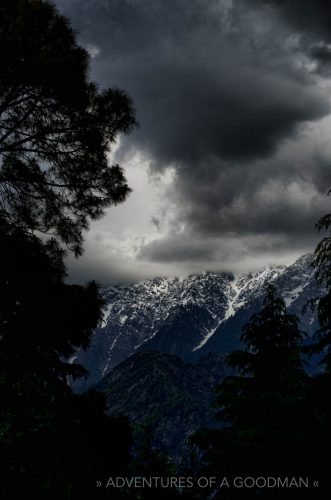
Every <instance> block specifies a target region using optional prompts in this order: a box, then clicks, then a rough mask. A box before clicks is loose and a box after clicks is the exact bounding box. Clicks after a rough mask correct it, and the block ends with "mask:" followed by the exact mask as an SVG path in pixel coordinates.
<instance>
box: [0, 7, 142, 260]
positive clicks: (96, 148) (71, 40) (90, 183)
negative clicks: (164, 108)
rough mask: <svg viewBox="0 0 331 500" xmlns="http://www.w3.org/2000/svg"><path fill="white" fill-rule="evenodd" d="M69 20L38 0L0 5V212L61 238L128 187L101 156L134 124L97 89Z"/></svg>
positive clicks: (73, 245) (69, 239)
mask: <svg viewBox="0 0 331 500" xmlns="http://www.w3.org/2000/svg"><path fill="white" fill-rule="evenodd" d="M88 62H89V55H88V53H87V52H86V51H85V50H84V49H83V48H82V47H80V46H79V45H77V43H76V40H75V36H74V33H73V31H72V29H71V27H70V25H69V22H68V20H67V19H65V18H64V17H63V16H61V15H60V14H59V13H58V12H57V11H56V9H55V7H54V6H53V5H52V4H51V3H49V2H46V1H42V0H1V3H0V213H1V215H2V217H3V218H6V220H7V222H8V223H10V224H11V225H13V226H20V227H25V228H29V229H30V230H33V231H39V232H44V233H46V234H51V235H53V236H58V237H59V238H60V239H61V240H62V241H63V242H64V243H65V244H66V245H67V246H68V247H69V248H70V249H71V250H74V251H75V252H76V254H80V253H81V252H82V231H83V230H85V229H86V228H87V227H88V224H89V220H94V219H97V218H99V217H101V216H102V215H103V213H104V210H105V208H107V207H109V206H111V205H114V204H117V203H120V202H122V201H123V200H125V198H126V196H127V194H128V193H129V192H130V189H129V187H128V185H127V182H126V179H125V176H124V174H123V171H122V169H121V168H120V167H119V165H117V164H116V165H113V166H111V165H109V159H108V155H107V154H108V152H109V150H110V146H111V144H112V143H113V142H114V141H115V140H116V139H117V137H118V134H119V133H122V132H124V133H125V132H129V131H130V130H131V129H132V127H133V126H135V125H136V121H135V117H134V110H133V105H132V101H131V99H130V97H129V96H128V95H127V94H126V93H125V92H123V91H122V90H119V89H116V88H110V89H108V90H105V91H99V90H98V88H97V86H96V85H95V84H94V83H93V82H91V81H90V80H89V79H88V69H89V68H88Z"/></svg>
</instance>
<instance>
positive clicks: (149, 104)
mask: <svg viewBox="0 0 331 500" xmlns="http://www.w3.org/2000/svg"><path fill="white" fill-rule="evenodd" d="M57 4H58V5H59V6H60V7H61V8H62V9H63V11H64V12H65V14H67V15H69V17H71V19H72V22H73V25H74V27H75V28H77V29H78V30H79V31H80V37H81V40H82V41H83V43H85V44H87V45H90V46H97V47H98V48H99V49H100V53H99V54H98V55H96V57H95V58H94V59H93V65H92V68H93V76H94V77H95V78H97V79H98V80H99V81H100V82H101V84H102V85H104V86H107V85H113V84H115V85H118V86H120V87H123V88H125V89H127V90H128V91H129V92H130V93H131V95H132V97H133V99H134V101H135V104H136V108H137V112H138V120H139V121H140V124H141V128H140V130H139V131H137V132H135V133H134V134H132V135H131V136H130V137H128V138H127V139H125V140H124V141H123V146H122V148H123V151H122V153H123V155H124V154H125V152H126V151H127V150H128V149H134V148H138V149H141V150H144V151H145V152H147V153H148V154H149V155H150V156H151V157H152V159H153V168H154V169H155V170H156V171H157V170H162V169H164V168H166V167H168V166H169V165H171V166H172V167H173V168H175V172H176V174H175V182H174V184H173V186H172V192H171V194H169V196H170V197H171V202H172V203H174V204H175V205H176V207H177V211H176V220H174V227H176V224H179V223H180V224H181V225H182V227H184V230H183V232H182V234H181V237H176V236H174V234H170V235H168V236H163V237H162V238H160V240H158V241H155V242H152V243H149V244H148V245H147V246H146V247H143V248H141V250H140V253H139V256H140V258H144V259H147V260H148V259H149V260H150V261H153V260H156V261H165V262H168V261H169V260H171V259H173V260H174V261H177V262H180V261H184V260H188V261H190V260H191V261H195V260H199V259H201V261H203V260H204V259H205V260H207V261H208V260H212V259H216V258H218V257H217V252H215V245H222V236H224V238H225V237H229V235H231V237H232V236H235V238H237V240H238V239H240V238H241V237H244V236H245V237H248V236H251V237H253V236H254V235H256V236H259V235H269V236H266V241H265V248H266V249H267V247H268V241H270V238H271V236H270V235H277V236H279V237H281V236H283V239H282V240H281V241H282V248H283V251H285V250H286V248H287V249H291V248H293V247H294V246H295V247H296V246H297V242H300V244H301V245H302V247H303V248H304V247H305V245H308V244H309V242H311V241H312V240H313V239H314V236H311V232H312V231H313V225H314V222H315V221H316V219H317V218H318V217H319V215H320V214H321V213H323V212H322V211H323V210H324V209H325V206H326V202H325V201H324V199H323V195H324V193H325V192H326V189H327V186H328V185H330V184H331V182H330V181H331V179H330V167H329V160H330V158H329V156H328V154H327V153H326V154H325V155H324V156H323V155H320V156H318V155H317V154H316V153H315V152H313V148H308V149H307V150H305V149H304V148H302V149H303V151H301V150H300V149H298V151H297V155H296V156H293V155H292V156H291V154H289V153H288V151H287V149H286V144H287V142H288V141H293V142H295V141H296V139H298V140H299V138H300V137H301V135H302V134H303V131H304V127H305V124H307V123H309V122H314V121H317V120H318V119H320V118H322V117H323V116H326V115H327V114H328V113H329V112H330V106H329V102H328V98H327V94H326V92H325V91H324V90H322V87H321V86H320V84H319V82H320V80H319V77H320V76H321V75H325V76H327V75H328V71H327V69H326V68H327V67H328V64H329V63H330V60H331V53H330V48H329V46H328V43H329V41H330V39H331V35H330V33H329V28H328V27H329V21H330V20H331V7H326V6H325V3H324V2H321V1H312V0H308V1H307V2H305V9H303V8H302V2H300V1H299V0H291V1H290V0H283V1H280V0H279V1H277V0H255V1H249V0H245V1H244V0H232V1H231V0H223V1H222V0H210V1H208V2H206V1H203V0H163V1H160V0H136V1H132V0H94V1H91V0H70V1H69V0H58V2H57ZM309 140H310V139H309V136H307V141H308V142H309ZM192 235H194V237H193V236H192ZM201 238H203V239H205V241H203V242H201ZM268 238H269V240H268ZM199 241H200V242H199ZM252 241H253V240H252ZM276 241H277V240H275V239H273V244H274V245H276V246H277V244H276ZM259 245H262V247H263V243H261V242H260V243H259ZM251 248H252V249H253V248H254V244H253V243H252V244H251ZM252 251H253V250H252ZM224 255H225V257H224V259H226V252H225V251H224Z"/></svg>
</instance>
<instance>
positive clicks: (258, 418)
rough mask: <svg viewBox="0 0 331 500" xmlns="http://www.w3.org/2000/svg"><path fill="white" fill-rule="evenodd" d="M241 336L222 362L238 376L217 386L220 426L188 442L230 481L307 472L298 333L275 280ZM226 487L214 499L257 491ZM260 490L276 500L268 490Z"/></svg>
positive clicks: (207, 471)
mask: <svg viewBox="0 0 331 500" xmlns="http://www.w3.org/2000/svg"><path fill="white" fill-rule="evenodd" d="M241 340H242V342H243V344H244V347H245V350H238V351H235V352H233V353H231V354H230V355H229V356H228V358H227V361H226V362H227V365H228V366H229V367H231V368H232V369H233V370H234V371H235V374H234V375H232V376H228V377H226V378H225V379H223V380H222V382H221V383H220V384H219V386H218V387H217V397H216V399H215V407H216V408H217V419H218V420H219V421H220V423H221V428H219V429H207V430H201V431H199V432H198V433H197V434H196V435H195V436H194V437H193V440H192V441H193V443H194V444H196V445H197V446H198V447H199V448H200V450H201V454H202V462H203V463H204V464H205V472H204V473H205V474H209V475H214V476H224V475H225V476H228V478H229V477H230V478H232V479H233V478H234V477H236V476H247V475H250V476H253V477H258V476H267V475H270V474H271V475H275V474H276V475H277V474H278V475H282V474H284V475H289V474H292V475H294V474H295V472H297V473H299V472H300V473H303V472H306V470H307V467H308V464H307V463H306V453H305V451H304V449H305V443H304V436H305V435H306V425H307V418H308V417H307V418H306V413H305V411H306V387H307V376H306V374H305V372H304V369H303V362H302V360H301V357H300V345H301V342H302V340H303V333H302V332H301V331H300V329H299V320H298V318H297V317H296V316H295V315H292V314H288V313H287V310H286V306H285V303H284V301H283V300H282V299H281V298H279V297H277V296H276V293H275V289H274V287H273V286H272V285H269V286H268V287H267V290H266V295H265V298H264V301H263V307H262V309H261V311H260V312H258V313H255V314H253V316H252V317H251V318H250V320H249V322H248V323H247V324H246V325H245V327H244V328H243V330H242V334H241ZM231 491H232V492H230V491H229V492H227V494H226V495H225V497H224V496H222V495H224V491H223V492H222V491H220V492H218V494H219V497H220V498H237V497H238V498H242V497H241V495H243V498H255V496H256V490H255V489H254V488H252V489H250V490H249V491H248V490H247V489H246V490H245V491H244V492H243V491H239V490H231ZM259 493H260V495H261V494H262V495H264V496H265V497H266V498H274V497H273V496H272V493H271V492H270V491H269V492H261V491H260V492H259ZM227 495H228V496H227ZM268 495H269V496H268ZM275 498H278V497H277V496H276V497H275Z"/></svg>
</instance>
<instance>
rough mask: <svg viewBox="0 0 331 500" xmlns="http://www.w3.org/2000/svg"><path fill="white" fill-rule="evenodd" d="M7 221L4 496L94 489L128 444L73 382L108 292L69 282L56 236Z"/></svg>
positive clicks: (1, 341) (98, 398)
mask: <svg viewBox="0 0 331 500" xmlns="http://www.w3.org/2000/svg"><path fill="white" fill-rule="evenodd" d="M0 222H1V224H0V227H1V231H0V234H1V242H0V243H1V244H0V296H1V300H0V332H1V337H0V400H1V406H0V454H1V461H0V476H1V482H0V492H1V498H6V499H11V498H13V499H16V498H23V497H24V496H27V495H29V496H31V495H32V498H50V499H54V500H55V499H57V500H58V499H61V498H70V499H76V498H77V499H78V498H82V497H84V495H86V494H88V495H90V497H91V498H92V497H93V495H95V494H96V481H97V480H102V481H104V480H105V479H106V477H107V476H108V475H110V474H116V473H119V474H125V473H126V472H127V471H128V467H129V463H130V457H129V448H130V446H131V431H130V428H129V426H128V423H127V422H126V420H125V419H123V418H116V419H114V418H110V417H108V416H107V415H106V413H105V410H106V407H105V399H104V397H103V395H101V394H97V393H94V392H93V391H92V392H90V393H89V394H86V395H83V396H78V395H74V394H73V393H72V391H71V389H70V387H69V386H68V378H69V377H79V376H82V375H83V374H84V373H85V370H84V369H83V367H81V366H80V365H77V364H75V363H74V362H73V359H71V360H70V358H71V357H72V356H73V355H74V352H75V349H76V348H77V347H81V348H83V347H87V346H88V344H89V339H90V336H91V333H92V330H93V328H94V327H95V326H96V325H97V323H98V321H99V318H100V307H101V305H102V303H103V301H102V299H101V298H100V294H99V292H98V287H97V285H96V284H95V283H90V284H88V285H86V286H85V287H83V286H77V285H68V284H65V282H64V276H65V269H64V266H63V260H62V250H60V249H59V247H58V245H57V244H56V243H55V242H54V241H50V242H48V243H47V244H43V243H42V242H41V241H40V240H39V239H38V238H36V237H35V236H33V235H31V234H29V233H27V232H26V231H23V230H21V229H19V228H17V229H13V228H12V226H10V225H8V224H7V223H6V221H0ZM106 494H107V495H108V496H109V491H107V492H106V490H105V489H103V490H102V492H100V494H99V498H103V497H107V495H106ZM102 495H103V496H102ZM113 497H114V498H117V496H116V492H114V495H113Z"/></svg>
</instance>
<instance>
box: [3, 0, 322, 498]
mask: <svg viewBox="0 0 331 500" xmlns="http://www.w3.org/2000/svg"><path fill="white" fill-rule="evenodd" d="M87 72H88V55H87V53H86V51H85V50H83V49H82V48H81V47H79V46H78V45H77V44H76V41H75V37H74V34H73V32H72V30H71V28H70V25H69V23H68V21H67V20H66V19H65V18H63V17H62V16H60V15H59V14H58V13H57V11H56V10H55V8H54V7H53V6H52V5H51V4H50V3H48V2H45V1H41V0H2V1H1V4H0V162H1V163H0V403H1V404H0V452H1V461H0V478H1V481H0V493H1V498H4V499H10V498H13V499H17V498H25V497H26V496H28V497H30V496H31V498H44V499H48V498H49V499H54V500H55V499H56V500H60V499H68V500H69V499H78V498H79V499H80V498H155V497H156V496H157V497H158V498H177V497H180V496H182V497H183V498H207V497H209V496H210V497H211V498H224V499H232V498H271V499H273V498H312V497H314V498H317V497H318V495H320V494H321V493H322V496H321V497H322V498H324V496H323V495H324V493H325V490H327V489H328V488H327V486H328V485H327V474H328V463H327V461H325V459H324V453H325V454H326V456H327V453H328V451H329V449H330V429H331V426H330V424H331V419H330V412H331V408H330V377H331V348H330V340H331V331H330V329H331V238H330V224H331V215H330V214H329V215H326V216H325V217H323V218H322V219H321V220H320V222H319V223H318V226H317V228H318V229H319V230H325V231H326V232H327V236H326V237H325V238H323V239H322V241H321V243H320V244H319V245H318V247H317V249H316V252H315V268H316V279H317V280H318V281H319V282H320V283H321V284H323V286H324V287H325V289H326V293H325V295H324V296H323V297H319V298H316V301H315V302H314V303H313V304H311V306H312V307H315V309H316V312H317V315H318V319H319V324H320V329H319V331H318V332H317V334H316V339H315V341H314V343H313V344H312V345H310V346H309V349H308V350H307V347H305V348H303V346H302V340H303V337H304V333H303V332H301V331H300V329H299V322H298V319H297V318H296V317H295V316H293V315H290V314H288V313H287V310H286V307H285V304H284V302H283V301H282V300H281V299H280V298H279V297H277V291H276V290H274V288H273V287H272V286H269V287H268V289H267V290H266V296H265V300H264V304H263V307H262V309H261V311H260V312H258V313H256V314H255V315H253V316H252V317H251V319H250V321H249V322H248V324H247V325H246V326H245V328H244V329H243V332H242V341H243V344H244V347H245V349H243V350H241V351H236V352H233V353H232V354H231V355H230V356H229V357H228V359H227V363H228V365H229V366H230V367H231V368H232V369H233V370H234V373H235V374H234V375H232V376H230V377H226V378H225V379H223V380H222V381H221V383H220V384H219V386H218V387H217V396H216V398H215V412H216V416H217V418H218V420H219V422H220V425H219V428H218V429H213V430H212V429H201V430H200V431H199V432H197V433H196V434H195V435H194V436H192V437H191V439H190V443H189V446H190V450H191V461H190V463H189V464H188V465H187V466H183V465H181V468H176V466H175V465H174V464H173V463H172V461H171V459H170V458H169V457H167V456H165V455H164V454H162V453H160V452H158V451H157V450H153V449H152V446H151V439H150V436H149V434H148V430H147V429H146V432H145V438H144V439H143V440H142V441H140V442H134V439H133V434H132V429H131V428H130V426H129V424H128V422H127V420H126V419H125V417H118V418H114V417H112V418H110V417H109V416H107V414H106V406H105V399H104V396H103V395H102V394H99V393H96V392H94V391H90V392H89V393H87V394H83V395H76V394H74V393H73V392H72V390H71V389H70V386H69V384H68V381H69V379H70V378H77V377H82V376H84V375H85V374H86V372H85V370H84V368H83V367H82V366H80V365H78V364H75V362H74V353H75V350H76V349H77V348H86V347H88V345H89V341H90V336H91V334H92V331H93V329H94V328H95V327H96V326H97V324H98V322H99V321H100V318H101V311H102V306H103V299H102V297H101V295H100V291H99V288H98V286H97V284H96V283H94V282H92V283H89V284H87V285H86V286H78V285H68V284H66V282H65V277H66V273H65V267H64V263H63V257H64V254H65V252H66V251H73V252H75V253H76V255H77V256H78V255H79V254H80V253H81V251H82V244H83V240H82V232H83V231H84V230H85V229H86V228H87V227H88V224H89V221H90V220H94V219H97V218H98V217H101V216H102V214H103V213H104V210H105V209H106V208H107V207H109V206H111V205H112V204H116V203H119V202H122V201H124V200H125V198H126V195H127V194H128V193H129V191H130V189H129V187H128V185H127V182H126V179H125V176H124V174H123V172H122V170H121V168H120V166H118V165H113V166H109V165H108V161H107V152H108V150H109V148H110V145H111V143H112V142H113V141H114V140H115V139H116V137H117V135H118V134H119V133H121V132H128V131H130V130H131V128H132V127H133V126H135V125H136V121H135V114H134V110H133V106H132V102H131V100H130V98H129V97H128V96H127V95H126V94H125V92H123V91H121V90H118V89H112V88H110V89H108V90H106V91H103V92H101V91H99V89H98V87H97V86H96V85H95V84H94V83H92V82H90V81H89V79H88V77H87ZM62 247H63V248H62ZM303 352H304V355H305V357H304V358H303ZM316 353H319V355H320V357H321V370H320V371H319V374H318V375H316V376H314V377H312V376H308V375H307V373H306V371H305V367H304V364H303V361H302V360H303V359H307V356H308V355H309V354H314V355H316ZM138 475H139V476H145V477H150V476H154V477H155V476H164V477H169V476H178V475H181V476H192V477H194V476H207V477H210V476H216V477H223V476H226V477H227V478H228V480H229V482H231V481H232V480H233V478H235V477H237V476H248V475H249V476H252V477H259V476H264V477H266V476H280V477H284V476H288V477H292V476H296V477H299V476H302V477H306V476H308V477H309V478H310V480H311V481H314V480H317V481H319V482H320V486H319V488H317V489H316V488H315V489H314V491H312V488H313V486H312V487H311V488H309V489H306V490H303V489H298V490H294V489H291V490H289V489H287V490H279V489H278V490H277V489H266V488H264V489H259V488H254V487H253V488H249V489H247V488H246V489H234V488H227V489H223V488H222V489H219V488H216V489H212V488H211V489H210V490H205V489H204V490H202V489H198V488H195V487H193V488H190V489H185V490H183V491H182V493H179V492H178V491H176V490H175V489H171V490H169V489H164V490H163V489H161V490H158V491H157V492H156V491H155V490H154V489H146V490H140V491H139V492H137V491H133V490H132V489H130V488H124V489H117V490H114V489H113V490H111V491H110V490H108V489H105V488H97V486H96V482H97V481H98V480H102V481H103V482H104V481H105V479H106V478H108V477H109V476H122V477H123V476H126V477H131V476H138Z"/></svg>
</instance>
